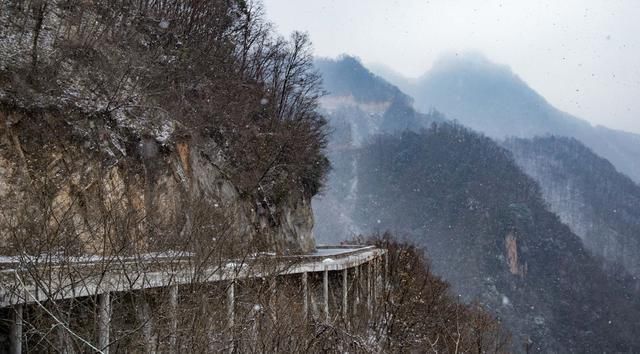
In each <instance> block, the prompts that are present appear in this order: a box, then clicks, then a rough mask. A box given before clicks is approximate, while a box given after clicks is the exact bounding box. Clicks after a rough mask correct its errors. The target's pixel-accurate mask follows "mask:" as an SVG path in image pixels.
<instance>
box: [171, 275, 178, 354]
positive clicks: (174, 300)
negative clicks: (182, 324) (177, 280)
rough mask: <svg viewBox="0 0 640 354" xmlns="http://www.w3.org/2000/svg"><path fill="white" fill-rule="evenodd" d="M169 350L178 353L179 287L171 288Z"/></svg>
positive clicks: (173, 286)
mask: <svg viewBox="0 0 640 354" xmlns="http://www.w3.org/2000/svg"><path fill="white" fill-rule="evenodd" d="M169 311H170V313H169V316H170V321H169V331H170V333H169V350H170V351H171V352H172V353H176V352H178V350H177V348H176V342H177V338H178V285H172V286H171V287H170V288H169Z"/></svg>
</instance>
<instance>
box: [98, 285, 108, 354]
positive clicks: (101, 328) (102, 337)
mask: <svg viewBox="0 0 640 354" xmlns="http://www.w3.org/2000/svg"><path fill="white" fill-rule="evenodd" d="M110 325H111V296H110V294H109V293H108V292H106V293H104V294H100V295H98V348H100V350H102V353H104V354H109V327H110Z"/></svg>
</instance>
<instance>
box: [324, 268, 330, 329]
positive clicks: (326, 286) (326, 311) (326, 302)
mask: <svg viewBox="0 0 640 354" xmlns="http://www.w3.org/2000/svg"><path fill="white" fill-rule="evenodd" d="M322 290H323V291H322V293H323V301H324V319H325V321H327V322H329V271H328V270H327V267H326V266H325V267H324V274H323V277H322Z"/></svg>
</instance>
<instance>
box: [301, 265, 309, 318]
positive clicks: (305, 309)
mask: <svg viewBox="0 0 640 354" xmlns="http://www.w3.org/2000/svg"><path fill="white" fill-rule="evenodd" d="M307 277H308V275H307V272H303V273H302V315H303V316H304V317H303V318H304V320H305V321H306V320H307V319H308V318H309V317H308V316H309V288H308V285H307V282H308V280H307Z"/></svg>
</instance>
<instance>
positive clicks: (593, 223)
mask: <svg viewBox="0 0 640 354" xmlns="http://www.w3.org/2000/svg"><path fill="white" fill-rule="evenodd" d="M504 146H505V147H507V148H508V149H509V150H511V151H512V152H513V155H514V157H515V160H516V162H517V163H518V165H519V166H520V167H521V168H522V169H523V170H524V171H525V172H526V173H527V174H528V175H529V176H531V177H532V178H533V179H535V180H536V181H537V182H538V183H539V184H540V186H541V190H542V194H543V196H544V199H545V201H546V202H547V203H548V205H549V207H550V209H551V210H552V211H553V212H555V213H556V214H558V215H559V216H560V219H561V220H562V221H563V222H564V223H566V224H567V225H569V227H571V229H572V230H573V231H574V232H575V233H576V234H577V235H578V236H580V238H581V239H582V240H583V242H584V243H585V246H586V247H587V248H588V249H590V250H592V251H593V252H594V253H596V254H598V255H600V256H602V257H604V259H606V260H607V261H608V262H609V263H617V264H619V265H622V266H623V267H624V268H625V269H626V270H627V271H628V272H630V273H632V274H633V275H634V276H636V277H638V276H640V187H639V186H638V185H637V184H636V183H634V182H633V181H632V180H631V179H629V177H627V176H625V175H623V174H621V173H620V172H618V171H617V170H616V169H615V168H614V166H613V165H612V164H611V163H610V162H609V161H607V160H605V159H603V158H601V157H599V156H597V155H596V154H594V153H593V152H592V151H591V150H590V149H589V148H587V147H586V146H584V145H583V144H582V143H580V142H579V141H578V140H576V139H572V138H565V137H553V136H552V137H545V138H533V139H509V140H507V141H506V142H505V143H504ZM612 267H613V268H614V269H613V271H615V270H616V269H615V266H613V265H612Z"/></svg>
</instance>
